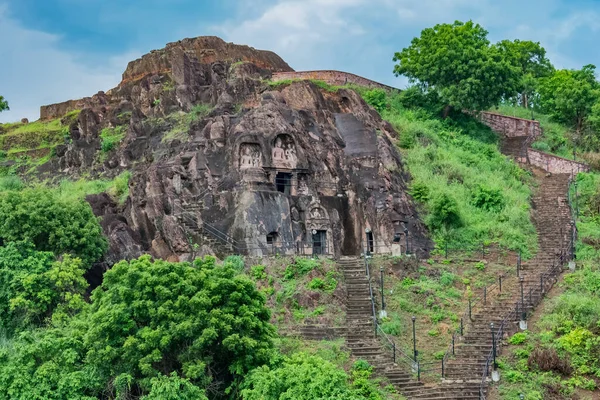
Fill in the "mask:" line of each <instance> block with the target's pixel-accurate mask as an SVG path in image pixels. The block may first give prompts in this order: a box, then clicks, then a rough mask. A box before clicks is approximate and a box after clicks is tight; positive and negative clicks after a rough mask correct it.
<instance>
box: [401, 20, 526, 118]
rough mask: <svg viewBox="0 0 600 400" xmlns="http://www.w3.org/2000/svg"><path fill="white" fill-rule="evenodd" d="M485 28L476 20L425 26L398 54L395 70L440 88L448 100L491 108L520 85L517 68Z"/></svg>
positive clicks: (462, 106)
mask: <svg viewBox="0 0 600 400" xmlns="http://www.w3.org/2000/svg"><path fill="white" fill-rule="evenodd" d="M487 33H488V32H487V31H486V30H485V29H483V28H482V27H481V26H480V25H478V24H474V23H473V22H472V21H468V22H466V23H463V22H459V21H457V22H455V23H454V24H440V25H436V26H434V27H433V28H427V29H425V30H423V31H422V32H421V36H420V37H418V38H414V39H413V40H412V42H411V45H410V46H409V47H407V48H404V49H403V50H402V51H401V52H398V53H396V54H395V55H394V61H396V62H397V64H396V66H395V67H394V73H395V75H396V76H399V75H404V76H407V77H408V78H409V79H410V80H411V82H418V83H419V84H420V85H421V86H422V87H423V88H424V89H425V90H434V91H437V92H438V93H439V96H440V98H441V99H442V100H443V101H444V102H445V103H446V104H447V105H448V106H453V107H456V108H459V109H467V110H485V109H488V108H490V107H491V106H494V105H496V104H498V102H499V101H500V100H501V99H502V98H504V97H507V96H511V95H512V94H514V93H515V92H516V91H517V89H518V86H519V70H518V68H517V67H516V66H515V65H514V64H513V63H512V62H511V61H510V60H508V59H506V58H505V57H504V53H503V51H502V50H501V49H500V47H498V46H492V45H490V42H489V41H488V39H487Z"/></svg>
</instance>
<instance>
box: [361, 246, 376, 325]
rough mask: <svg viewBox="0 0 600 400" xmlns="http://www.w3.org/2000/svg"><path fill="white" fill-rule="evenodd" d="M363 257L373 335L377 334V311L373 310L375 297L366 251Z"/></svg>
mask: <svg viewBox="0 0 600 400" xmlns="http://www.w3.org/2000/svg"><path fill="white" fill-rule="evenodd" d="M363 255H364V258H365V268H366V274H367V281H368V282H369V297H370V298H371V309H372V312H373V329H374V330H375V335H377V313H376V311H375V297H374V296H373V286H372V285H371V272H370V269H369V259H368V258H367V253H366V252H365V253H363Z"/></svg>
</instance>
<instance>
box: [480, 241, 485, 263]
mask: <svg viewBox="0 0 600 400" xmlns="http://www.w3.org/2000/svg"><path fill="white" fill-rule="evenodd" d="M481 258H482V259H484V260H485V242H481Z"/></svg>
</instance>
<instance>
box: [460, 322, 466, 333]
mask: <svg viewBox="0 0 600 400" xmlns="http://www.w3.org/2000/svg"><path fill="white" fill-rule="evenodd" d="M464 332H465V331H464V324H463V319H462V318H461V319H460V336H464Z"/></svg>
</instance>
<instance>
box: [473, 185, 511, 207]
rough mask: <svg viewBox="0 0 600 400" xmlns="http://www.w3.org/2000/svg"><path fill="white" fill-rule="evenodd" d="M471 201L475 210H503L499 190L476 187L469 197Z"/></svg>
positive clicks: (502, 200) (502, 199)
mask: <svg viewBox="0 0 600 400" xmlns="http://www.w3.org/2000/svg"><path fill="white" fill-rule="evenodd" d="M471 201H472V202H473V205H474V206H475V207H477V208H481V209H483V210H486V211H490V212H500V211H502V209H503V208H504V197H503V196H502V191H501V190H500V189H491V188H488V187H485V186H482V185H479V186H477V188H476V189H475V190H474V191H473V193H472V195H471Z"/></svg>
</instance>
